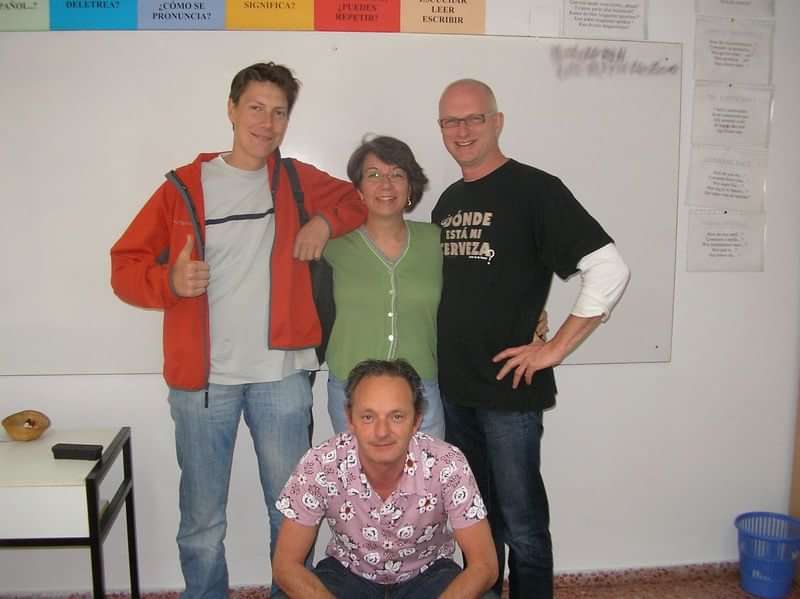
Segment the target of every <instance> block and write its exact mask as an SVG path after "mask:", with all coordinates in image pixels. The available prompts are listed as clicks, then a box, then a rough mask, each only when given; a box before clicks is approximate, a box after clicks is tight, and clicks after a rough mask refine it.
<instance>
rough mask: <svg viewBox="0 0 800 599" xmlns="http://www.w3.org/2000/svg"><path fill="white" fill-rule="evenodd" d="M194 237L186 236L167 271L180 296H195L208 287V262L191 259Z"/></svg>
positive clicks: (174, 288)
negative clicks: (183, 243)
mask: <svg viewBox="0 0 800 599" xmlns="http://www.w3.org/2000/svg"><path fill="white" fill-rule="evenodd" d="M192 248H194V237H193V236H192V235H187V236H186V245H184V246H183V249H182V250H181V251H180V253H179V254H178V257H177V258H176V259H175V263H174V264H173V265H172V268H171V270H170V273H169V277H170V282H171V283H172V289H173V290H174V291H175V293H176V294H177V295H178V296H180V297H197V296H198V295H203V294H204V293H205V292H206V289H207V288H208V276H209V272H208V264H206V263H205V262H203V261H201V260H192Z"/></svg>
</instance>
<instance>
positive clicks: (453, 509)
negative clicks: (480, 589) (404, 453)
mask: <svg viewBox="0 0 800 599" xmlns="http://www.w3.org/2000/svg"><path fill="white" fill-rule="evenodd" d="M276 505H277V507H278V509H279V510H280V511H281V512H282V513H283V515H284V516H285V517H286V518H289V519H291V520H294V521H295V522H297V523H298V524H302V525H303V526H317V525H318V524H319V523H320V522H321V520H322V518H323V517H324V518H326V519H327V521H328V526H330V528H331V532H332V535H331V541H330V543H328V547H327V549H326V550H325V552H326V553H327V555H329V556H331V557H334V558H336V559H337V560H339V562H340V563H341V564H342V565H343V566H344V567H346V568H349V569H350V570H351V571H352V572H353V573H355V574H357V575H359V576H362V577H364V578H366V579H368V580H372V581H375V582H378V583H381V584H393V583H397V582H403V581H404V580H409V579H411V578H413V577H415V576H417V575H418V574H421V573H422V572H424V571H425V570H426V569H427V568H428V567H429V566H430V565H431V564H432V563H433V562H434V561H435V560H437V559H439V558H450V557H452V555H453V552H454V550H455V541H454V539H453V533H452V529H458V528H466V527H468V526H471V525H473V524H475V523H477V522H478V521H480V520H483V519H484V518H485V517H486V510H485V508H484V505H483V499H482V498H481V496H480V493H479V492H478V486H477V484H476V482H475V478H474V477H473V475H472V471H471V470H470V468H469V465H468V464H467V459H466V458H465V457H464V454H463V453H461V451H460V450H459V449H458V448H456V447H454V446H453V445H450V444H448V443H445V442H444V441H440V440H438V439H434V438H433V437H430V436H428V435H426V434H424V433H417V434H415V435H414V436H413V437H412V438H411V441H410V442H409V446H408V457H407V458H406V465H405V469H404V472H403V476H402V478H401V479H400V482H399V483H398V485H397V488H396V489H395V490H394V491H393V492H392V494H391V495H390V496H389V497H388V498H387V499H386V501H384V500H383V499H381V497H380V495H378V494H377V493H376V492H375V491H374V490H373V489H372V487H371V486H370V484H369V481H368V480H367V477H366V475H365V474H364V473H363V472H362V470H361V464H360V462H359V459H358V447H357V441H356V439H355V437H354V436H353V435H351V434H350V433H341V434H339V435H337V436H335V437H333V438H331V439H329V440H328V441H326V442H325V443H323V444H321V445H319V446H317V447H312V448H311V449H310V450H309V451H308V452H307V453H306V455H305V456H303V459H302V460H300V463H299V464H298V465H297V468H295V471H294V473H293V474H292V476H291V477H290V478H289V480H288V482H287V483H286V486H285V487H284V488H283V491H282V492H281V495H280V497H279V498H278V501H277V502H276Z"/></svg>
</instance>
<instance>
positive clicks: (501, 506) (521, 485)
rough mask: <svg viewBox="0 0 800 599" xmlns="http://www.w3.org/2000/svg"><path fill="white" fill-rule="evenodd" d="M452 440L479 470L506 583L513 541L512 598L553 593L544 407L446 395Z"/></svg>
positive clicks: (535, 598)
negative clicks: (469, 402)
mask: <svg viewBox="0 0 800 599" xmlns="http://www.w3.org/2000/svg"><path fill="white" fill-rule="evenodd" d="M443 403H444V412H445V418H446V421H447V441H448V442H450V443H452V444H453V445H456V446H457V447H459V448H460V449H461V451H463V452H464V455H466V457H467V461H469V465H470V468H472V472H473V473H474V474H475V479H476V480H477V482H478V488H479V489H480V492H481V495H483V500H484V502H485V504H486V509H487V512H488V517H489V524H490V525H491V528H492V537H493V538H494V543H495V546H496V548H497V558H498V564H499V566H500V577H499V578H498V581H497V585H496V586H495V590H496V591H497V593H498V595H499V594H500V591H501V589H502V584H503V573H504V570H505V549H504V545H508V547H509V590H510V595H509V597H510V599H551V598H552V597H553V547H552V542H551V540H550V530H549V526H550V511H549V507H548V504H547V493H546V492H545V488H544V482H543V481H542V475H541V473H540V472H539V464H540V461H539V460H540V458H539V456H540V451H539V450H540V445H541V438H542V432H543V427H542V413H541V411H530V412H507V411H501V410H489V409H485V408H465V407H461V406H457V405H455V404H453V403H451V402H449V401H447V398H445V401H444V402H443Z"/></svg>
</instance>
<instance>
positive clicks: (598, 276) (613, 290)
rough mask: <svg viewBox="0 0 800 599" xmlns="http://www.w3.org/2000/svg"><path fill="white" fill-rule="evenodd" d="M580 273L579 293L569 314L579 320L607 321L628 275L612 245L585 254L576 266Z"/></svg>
mask: <svg viewBox="0 0 800 599" xmlns="http://www.w3.org/2000/svg"><path fill="white" fill-rule="evenodd" d="M578 270H579V271H580V272H581V292H580V294H579V295H578V299H577V300H575V305H574V306H573V308H572V314H573V315H575V316H580V317H582V318H591V317H593V316H601V315H602V316H603V320H604V321H605V320H608V317H609V316H610V315H611V310H613V309H614V306H615V305H616V304H617V302H618V301H619V298H620V297H622V292H623V291H625V286H626V285H627V284H628V279H630V276H631V271H630V269H629V268H628V265H627V264H625V261H624V260H623V259H622V256H621V255H620V253H619V252H618V251H617V246H615V245H614V244H613V243H609V244H607V245H604V246H603V247H601V248H600V249H599V250H595V251H593V252H592V253H590V254H586V255H585V256H584V257H583V258H581V260H580V262H578Z"/></svg>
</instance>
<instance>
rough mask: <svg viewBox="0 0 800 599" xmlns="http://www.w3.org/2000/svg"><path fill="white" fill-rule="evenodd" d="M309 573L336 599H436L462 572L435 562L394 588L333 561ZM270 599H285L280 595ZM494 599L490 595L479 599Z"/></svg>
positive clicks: (446, 561) (447, 561) (446, 562)
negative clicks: (359, 574) (368, 578)
mask: <svg viewBox="0 0 800 599" xmlns="http://www.w3.org/2000/svg"><path fill="white" fill-rule="evenodd" d="M312 571H313V572H314V574H316V575H317V578H319V579H320V580H321V581H322V584H324V585H325V588H326V589H328V591H329V592H330V593H331V594H332V595H333V596H334V597H336V598H337V599H436V598H437V597H438V596H439V595H441V594H442V593H443V592H444V590H445V589H446V588H447V586H448V585H449V584H450V583H451V582H452V581H453V579H454V578H455V577H456V576H458V575H459V573H460V572H461V568H460V567H459V565H458V564H456V563H455V562H454V561H453V560H450V559H438V560H436V561H435V562H434V563H433V564H431V567H430V568H428V569H427V570H425V572H423V573H422V574H419V575H418V576H415V577H414V578H412V579H411V580H406V581H405V582H399V583H397V584H378V583H376V582H372V581H370V580H367V579H366V578H362V577H361V576H358V575H357V574H353V573H352V572H351V571H350V570H348V569H347V568H345V567H344V566H343V565H342V564H341V563H339V560H337V559H335V558H333V557H326V558H325V559H323V560H320V562H319V563H318V564H317V566H316V567H315V568H314V569H313V570H312ZM271 597H272V599H286V595H284V594H283V593H277V594H276V595H274V596H271ZM496 597H497V595H495V594H494V592H493V591H489V592H488V593H487V594H485V595H484V596H483V598H482V599H496Z"/></svg>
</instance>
